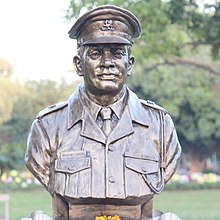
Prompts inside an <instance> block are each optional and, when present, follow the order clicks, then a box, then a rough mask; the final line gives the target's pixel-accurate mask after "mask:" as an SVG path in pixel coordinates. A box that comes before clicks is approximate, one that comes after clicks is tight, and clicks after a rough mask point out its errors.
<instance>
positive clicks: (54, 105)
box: [37, 101, 68, 118]
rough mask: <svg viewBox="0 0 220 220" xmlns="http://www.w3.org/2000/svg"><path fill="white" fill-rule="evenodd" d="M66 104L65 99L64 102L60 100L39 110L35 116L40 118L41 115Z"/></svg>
mask: <svg viewBox="0 0 220 220" xmlns="http://www.w3.org/2000/svg"><path fill="white" fill-rule="evenodd" d="M67 104H68V102H67V101H65V102H60V103H57V104H53V105H50V106H48V107H47V108H45V109H43V110H41V111H40V112H39V113H38V114H37V118H42V117H43V116H45V115H47V114H49V113H51V112H54V111H57V110H59V109H62V108H63V107H65V106H66V105H67Z"/></svg>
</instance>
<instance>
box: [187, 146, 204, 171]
mask: <svg viewBox="0 0 220 220" xmlns="http://www.w3.org/2000/svg"><path fill="white" fill-rule="evenodd" d="M189 154H190V172H191V173H198V172H202V170H203V169H204V168H205V162H206V159H207V157H204V156H201V155H200V153H199V150H198V149H192V150H191V151H189Z"/></svg>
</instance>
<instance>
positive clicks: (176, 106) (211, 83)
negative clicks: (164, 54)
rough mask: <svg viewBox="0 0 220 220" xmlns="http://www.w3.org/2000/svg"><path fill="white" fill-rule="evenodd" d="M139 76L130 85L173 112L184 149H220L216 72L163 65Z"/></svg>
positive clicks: (201, 152) (204, 150)
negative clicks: (214, 73)
mask: <svg viewBox="0 0 220 220" xmlns="http://www.w3.org/2000/svg"><path fill="white" fill-rule="evenodd" d="M135 79H136V81H133V80H131V81H129V85H130V87H131V88H132V89H133V90H134V91H136V92H137V93H138V94H139V96H140V97H142V98H144V99H151V100H152V101H155V102H156V103H158V104H160V105H162V106H164V107H165V108H167V110H168V111H169V113H170V114H171V115H172V117H173V119H174V123H175V125H176V128H177V131H178V134H179V138H180V142H181V143H182V145H183V146H184V150H188V151H189V150H190V149H192V146H193V147H194V148H196V149H198V153H200V154H202V155H204V156H207V155H209V154H210V153H212V152H213V151H215V150H216V149H217V146H218V143H219V140H220V118H219V114H220V99H219V97H220V91H219V89H217V88H219V84H218V81H217V79H216V78H215V77H214V76H212V75H210V74H208V73H207V72H204V71H199V70H197V69H186V68H182V67H179V68H175V69H173V68H168V67H159V68H158V69H157V70H154V71H151V72H147V73H138V74H137V76H136V77H135ZM137 81H138V82H137Z"/></svg>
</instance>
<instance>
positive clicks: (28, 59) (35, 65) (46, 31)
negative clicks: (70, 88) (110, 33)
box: [0, 0, 76, 81]
mask: <svg viewBox="0 0 220 220" xmlns="http://www.w3.org/2000/svg"><path fill="white" fill-rule="evenodd" d="M68 6H69V0H19V1H18V0H0V58H3V59H5V60H7V61H8V62H9V63H10V64H11V65H12V66H13V67H14V77H15V78H17V79H19V80H21V81H26V80H40V79H51V80H56V81H59V80H60V78H61V77H63V78H65V79H66V80H68V81H72V80H74V79H75V77H76V74H74V73H73V71H72V70H73V65H72V58H73V56H74V55H75V54H76V42H75V40H72V39H70V38H69V36H68V31H69V29H70V28H71V26H72V25H73V23H74V21H71V22H67V21H66V20H65V18H63V17H64V16H65V10H66V9H67V8H68Z"/></svg>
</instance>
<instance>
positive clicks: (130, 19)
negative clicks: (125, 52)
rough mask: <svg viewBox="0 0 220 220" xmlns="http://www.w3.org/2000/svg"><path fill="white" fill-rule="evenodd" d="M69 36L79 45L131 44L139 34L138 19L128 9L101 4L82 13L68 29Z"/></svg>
mask: <svg viewBox="0 0 220 220" xmlns="http://www.w3.org/2000/svg"><path fill="white" fill-rule="evenodd" d="M68 33H69V37H70V38H72V39H77V41H78V44H79V45H86V44H106V43H107V44H108V43H120V44H132V43H133V38H137V37H139V36H140V34H141V27H140V23H139V21H138V19H137V18H136V17H135V15H134V14H132V13H131V12H130V11H128V10H125V9H123V8H120V7H117V6H114V5H103V6H99V7H97V8H95V9H93V10H90V11H88V12H87V13H86V14H84V15H82V16H81V17H80V18H79V19H78V20H77V21H76V23H75V24H74V25H73V27H72V28H71V29H70V31H69V32H68Z"/></svg>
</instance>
